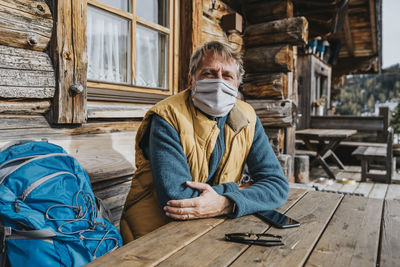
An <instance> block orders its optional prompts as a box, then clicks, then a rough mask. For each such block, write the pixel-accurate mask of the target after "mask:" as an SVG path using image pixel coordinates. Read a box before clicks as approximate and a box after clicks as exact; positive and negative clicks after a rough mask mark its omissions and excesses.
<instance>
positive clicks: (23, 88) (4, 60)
mask: <svg viewBox="0 0 400 267" xmlns="http://www.w3.org/2000/svg"><path fill="white" fill-rule="evenodd" d="M0 6H1V5H0ZM54 92H55V74H54V70H53V66H52V63H51V60H50V58H49V56H48V55H47V54H46V53H45V52H40V51H32V50H27V49H21V48H14V47H7V46H3V45H0V97H2V98H37V99H44V98H52V97H53V96H54Z"/></svg>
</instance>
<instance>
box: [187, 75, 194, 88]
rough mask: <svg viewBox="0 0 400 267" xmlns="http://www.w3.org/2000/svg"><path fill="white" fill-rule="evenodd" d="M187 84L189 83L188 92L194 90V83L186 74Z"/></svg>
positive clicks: (190, 76)
mask: <svg viewBox="0 0 400 267" xmlns="http://www.w3.org/2000/svg"><path fill="white" fill-rule="evenodd" d="M188 83H189V88H190V90H193V88H194V81H193V77H192V75H190V74H188Z"/></svg>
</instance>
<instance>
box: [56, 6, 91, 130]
mask: <svg viewBox="0 0 400 267" xmlns="http://www.w3.org/2000/svg"><path fill="white" fill-rule="evenodd" d="M53 7H54V14H57V15H56V18H57V21H56V29H55V36H54V38H53V40H52V43H51V51H52V54H53V60H54V65H55V68H56V73H57V78H58V80H57V91H56V96H55V98H54V105H53V109H52V112H51V114H50V118H51V121H52V122H54V123H60V124H81V123H84V122H85V121H86V82H87V79H86V70H87V53H86V8H87V1H86V0H82V1H74V0H65V1H56V0H53Z"/></svg>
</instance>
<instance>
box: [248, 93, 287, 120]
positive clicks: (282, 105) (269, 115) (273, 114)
mask: <svg viewBox="0 0 400 267" xmlns="http://www.w3.org/2000/svg"><path fill="white" fill-rule="evenodd" d="M247 102H248V103H249V104H250V105H251V106H252V107H253V108H254V109H255V111H256V113H257V115H258V116H259V117H260V120H261V123H262V124H263V126H275V127H287V126H292V124H293V115H292V112H293V104H292V102H291V101H287V100H281V101H277V100H267V99H265V100H247Z"/></svg>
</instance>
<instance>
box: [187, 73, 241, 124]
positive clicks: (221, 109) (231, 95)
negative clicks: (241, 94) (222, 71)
mask: <svg viewBox="0 0 400 267" xmlns="http://www.w3.org/2000/svg"><path fill="white" fill-rule="evenodd" d="M237 93H238V89H237V88H236V87H235V86H233V85H232V84H230V83H228V82H226V81H225V80H223V79H206V80H199V81H196V85H195V88H194V89H193V90H192V99H193V104H194V105H195V106H196V107H197V108H198V109H200V110H201V111H203V112H204V113H206V114H208V115H211V116H215V117H223V116H225V115H226V114H228V113H229V111H231V109H232V108H233V106H234V105H235V103H236V96H237Z"/></svg>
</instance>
